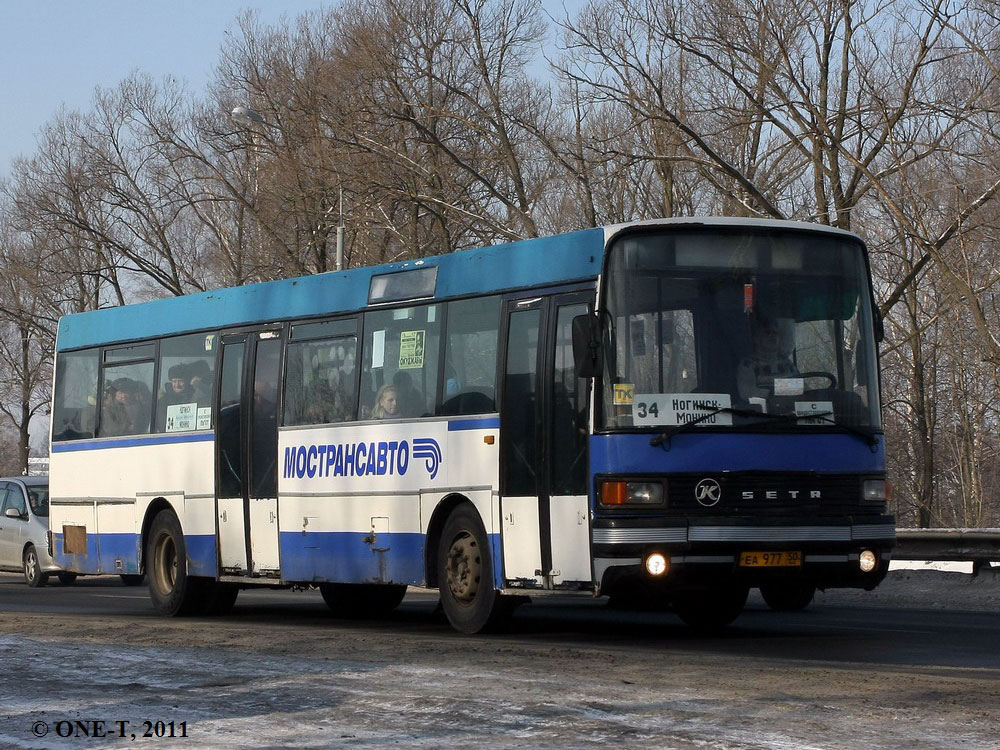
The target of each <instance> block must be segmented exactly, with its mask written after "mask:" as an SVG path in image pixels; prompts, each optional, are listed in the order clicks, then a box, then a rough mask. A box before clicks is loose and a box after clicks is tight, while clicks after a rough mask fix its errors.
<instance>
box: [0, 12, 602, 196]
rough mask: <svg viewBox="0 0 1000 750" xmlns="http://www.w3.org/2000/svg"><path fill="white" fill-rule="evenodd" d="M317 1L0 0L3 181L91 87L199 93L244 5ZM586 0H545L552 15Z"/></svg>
mask: <svg viewBox="0 0 1000 750" xmlns="http://www.w3.org/2000/svg"><path fill="white" fill-rule="evenodd" d="M330 4H331V3H330V2H324V1H323V0H169V1H168V0H0V178H2V177H5V176H7V175H8V174H9V170H10V165H11V161H12V160H13V159H14V158H15V157H17V156H30V155H31V154H33V153H34V151H35V148H36V143H37V141H36V136H37V134H38V132H39V130H40V129H41V128H42V126H43V125H45V123H46V122H48V121H49V120H50V119H51V118H52V117H53V116H54V115H55V114H56V113H57V112H58V111H59V109H60V108H61V107H62V106H64V105H65V106H66V108H67V109H70V110H74V109H78V110H81V111H86V110H88V109H89V108H90V103H91V101H92V99H93V95H94V90H95V89H96V88H98V87H100V88H112V87H114V86H115V85H117V84H118V83H119V82H120V81H121V80H122V79H124V78H125V77H127V76H128V75H129V74H130V73H132V72H133V71H135V70H140V71H143V72H145V73H150V74H152V75H153V76H154V77H161V76H165V75H167V74H170V75H172V76H174V77H175V78H177V79H179V80H181V81H183V82H185V83H186V84H187V86H188V89H189V90H190V91H191V92H192V93H193V94H195V95H201V94H202V93H203V92H204V90H205V86H206V84H207V83H208V82H209V81H210V80H211V78H212V75H213V71H214V68H215V65H216V62H217V61H218V56H219V49H220V48H221V46H222V42H223V39H224V34H225V32H226V31H227V30H228V29H231V28H234V27H235V21H236V18H237V16H238V15H240V14H241V13H242V12H243V11H244V10H246V9H254V10H256V11H257V12H258V13H259V16H260V20H261V21H262V22H263V23H265V24H273V23H277V22H278V21H280V20H281V18H282V16H286V17H288V18H289V19H293V18H295V17H296V16H297V15H299V14H301V13H303V12H304V11H308V10H315V9H318V8H322V7H324V6H329V5H330ZM582 4H583V0H543V2H542V5H543V7H545V8H546V9H548V10H549V11H550V12H551V13H553V15H557V16H561V13H560V11H561V8H562V6H563V5H565V6H566V7H567V8H571V9H572V8H579V7H580V6H581V5H582Z"/></svg>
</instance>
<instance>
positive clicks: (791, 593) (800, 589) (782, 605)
mask: <svg viewBox="0 0 1000 750" xmlns="http://www.w3.org/2000/svg"><path fill="white" fill-rule="evenodd" d="M760 595H761V597H763V599H764V602H765V603H766V604H767V606H768V607H770V608H771V609H773V610H775V611H777V612H798V611H800V610H803V609H805V608H806V607H808V606H809V605H810V604H811V603H812V600H813V597H814V596H816V587H815V586H809V585H808V584H802V583H789V584H770V585H765V586H761V587H760Z"/></svg>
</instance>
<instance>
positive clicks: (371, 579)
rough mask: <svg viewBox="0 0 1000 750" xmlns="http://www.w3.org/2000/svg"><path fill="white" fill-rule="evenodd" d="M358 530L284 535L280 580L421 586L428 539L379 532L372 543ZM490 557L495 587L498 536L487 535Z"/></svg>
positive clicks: (499, 581) (497, 580) (498, 582)
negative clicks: (366, 540)
mask: <svg viewBox="0 0 1000 750" xmlns="http://www.w3.org/2000/svg"><path fill="white" fill-rule="evenodd" d="M365 539H366V536H365V535H364V534H361V533H358V532H312V533H302V532H285V533H282V534H281V537H280V539H279V545H280V549H279V551H280V555H281V577H282V579H283V580H285V581H290V582H297V583H312V582H323V581H333V582H338V583H405V584H406V585H408V586H423V585H426V583H427V580H426V575H425V572H424V560H425V548H426V544H427V538H426V537H425V536H424V535H423V534H379V535H378V536H377V538H376V540H375V543H374V544H369V543H367V542H365ZM489 542H490V550H491V553H492V554H493V557H494V565H493V570H494V585H495V586H496V588H498V589H499V588H502V586H503V581H502V579H501V578H500V575H501V573H500V570H501V568H500V565H499V564H498V563H497V561H498V560H500V549H501V548H500V535H499V534H490V535H489Z"/></svg>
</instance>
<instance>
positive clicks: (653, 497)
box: [601, 480, 663, 505]
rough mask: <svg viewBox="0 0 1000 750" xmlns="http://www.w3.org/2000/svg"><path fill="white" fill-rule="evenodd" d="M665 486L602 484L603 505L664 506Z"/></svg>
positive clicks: (628, 483) (639, 483)
mask: <svg viewBox="0 0 1000 750" xmlns="http://www.w3.org/2000/svg"><path fill="white" fill-rule="evenodd" d="M662 504H663V484H661V483H660V482H621V481H611V480H609V481H605V482H602V483H601V505H662Z"/></svg>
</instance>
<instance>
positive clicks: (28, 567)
mask: <svg viewBox="0 0 1000 750" xmlns="http://www.w3.org/2000/svg"><path fill="white" fill-rule="evenodd" d="M37 567H38V558H37V557H35V553H34V552H29V553H28V554H27V555H26V556H25V558H24V572H25V573H26V574H27V576H28V580H32V579H34V577H35V569H36V568H37Z"/></svg>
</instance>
